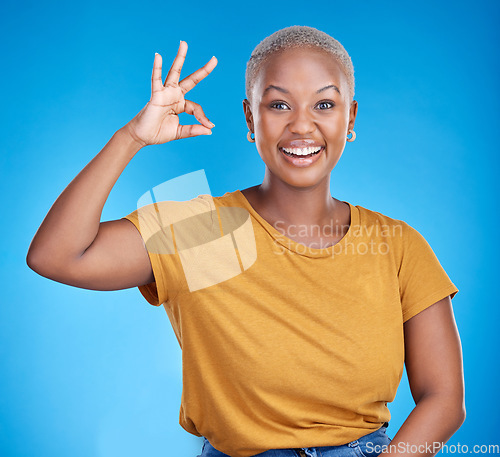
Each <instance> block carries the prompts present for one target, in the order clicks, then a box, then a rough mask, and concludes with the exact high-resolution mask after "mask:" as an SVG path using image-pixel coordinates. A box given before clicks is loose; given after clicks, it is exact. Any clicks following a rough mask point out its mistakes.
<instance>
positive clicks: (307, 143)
mask: <svg viewBox="0 0 500 457" xmlns="http://www.w3.org/2000/svg"><path fill="white" fill-rule="evenodd" d="M249 96H250V97H251V103H250V102H249V101H248V100H246V99H245V100H244V101H243V108H244V111H245V117H246V120H247V125H248V128H249V129H250V130H251V131H252V132H254V133H255V145H256V147H257V150H258V152H259V155H260V156H261V158H262V160H263V161H264V163H265V164H266V166H267V169H266V175H268V178H269V179H279V180H281V181H284V182H286V183H287V184H289V185H290V186H293V187H313V186H316V185H318V184H319V183H321V182H323V183H327V184H328V183H329V178H330V173H331V171H332V170H333V168H334V167H335V165H336V164H337V162H338V161H339V159H340V157H341V155H342V152H343V150H344V147H345V143H346V136H347V131H348V129H352V128H353V127H354V120H355V118H356V113H357V102H356V101H353V102H352V103H350V100H349V95H348V84H347V78H346V76H345V75H344V72H343V71H342V69H341V67H340V66H339V64H338V63H337V61H336V60H335V58H334V57H332V56H331V55H330V54H328V53H327V52H326V51H324V50H321V49H316V48H305V49H304V48H292V49H288V50H286V51H284V52H281V53H279V54H275V55H273V56H271V58H270V59H269V60H268V62H267V63H265V64H264V65H263V66H262V68H261V69H260V71H259V73H258V75H257V77H256V80H255V84H254V90H253V93H252V94H251V95H249ZM290 154H293V155H290ZM304 154H309V156H304Z"/></svg>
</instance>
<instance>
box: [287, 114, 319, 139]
mask: <svg viewBox="0 0 500 457" xmlns="http://www.w3.org/2000/svg"><path fill="white" fill-rule="evenodd" d="M288 128H289V129H290V132H291V133H297V134H299V135H305V134H307V133H311V132H313V131H314V130H315V129H316V124H315V123H314V119H313V114H312V113H310V112H309V110H308V109H306V108H304V109H301V108H300V109H296V110H295V112H294V113H293V116H292V118H291V119H290V124H289V126H288Z"/></svg>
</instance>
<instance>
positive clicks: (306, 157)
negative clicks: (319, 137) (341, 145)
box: [278, 146, 325, 168]
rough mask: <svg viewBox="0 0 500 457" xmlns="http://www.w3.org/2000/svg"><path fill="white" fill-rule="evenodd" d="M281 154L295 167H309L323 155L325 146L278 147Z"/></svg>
mask: <svg viewBox="0 0 500 457" xmlns="http://www.w3.org/2000/svg"><path fill="white" fill-rule="evenodd" d="M278 149H279V150H280V152H281V156H282V157H283V158H284V159H285V160H286V161H287V162H288V163H289V164H291V165H293V166H295V167H300V168H304V167H308V166H309V165H312V164H313V163H314V162H317V161H318V160H319V158H320V157H321V155H322V153H323V151H324V150H325V147H324V146H311V147H307V148H278Z"/></svg>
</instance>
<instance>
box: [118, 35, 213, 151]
mask: <svg viewBox="0 0 500 457" xmlns="http://www.w3.org/2000/svg"><path fill="white" fill-rule="evenodd" d="M186 52H187V43H186V42H185V41H181V42H180V44H179V50H178V51H177V56H176V57H175V59H174V62H173V63H172V66H171V67H170V70H169V72H168V74H167V77H166V79H165V83H164V84H162V76H161V67H162V57H161V55H160V54H156V55H155V59H154V64H153V75H152V77H151V99H150V100H149V102H148V103H147V104H146V106H145V107H144V108H143V109H142V110H141V111H140V112H139V113H138V114H137V115H136V116H135V117H134V118H133V119H132V120H131V121H130V122H129V123H128V124H126V125H125V126H124V130H126V131H127V132H128V133H129V134H130V135H131V136H132V137H133V139H134V140H135V141H136V142H137V143H139V145H140V146H141V147H142V146H146V145H150V144H162V143H167V142H168V141H172V140H178V139H180V138H188V137H193V136H198V135H211V134H212V130H211V128H212V127H214V124H213V123H212V122H210V121H209V120H208V118H207V117H206V116H205V113H204V112H203V109H202V108H201V106H200V105H198V104H197V103H195V102H192V101H191V100H187V99H185V98H184V94H186V93H187V92H188V91H190V90H191V89H192V88H193V87H194V86H196V84H198V83H199V82H200V81H201V80H202V79H203V78H205V77H206V76H208V75H209V74H210V72H211V71H212V70H213V69H214V68H215V66H216V65H217V59H216V58H215V57H212V58H211V59H210V60H209V61H208V62H207V63H206V64H205V65H204V66H203V67H201V68H200V69H198V70H196V71H195V72H194V73H191V74H190V75H189V76H186V77H185V78H184V79H183V80H182V81H181V82H179V77H180V74H181V69H182V65H183V64H184V60H185V58H186ZM184 112H185V113H188V114H192V115H194V117H195V118H196V119H197V120H198V121H199V122H200V123H201V124H194V125H180V124H179V116H178V115H179V114H180V113H184Z"/></svg>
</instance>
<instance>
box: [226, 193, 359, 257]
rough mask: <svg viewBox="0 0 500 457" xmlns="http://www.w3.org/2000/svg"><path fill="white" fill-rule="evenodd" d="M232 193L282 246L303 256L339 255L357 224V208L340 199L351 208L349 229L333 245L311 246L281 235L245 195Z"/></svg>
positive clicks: (343, 250) (351, 236)
mask: <svg viewBox="0 0 500 457" xmlns="http://www.w3.org/2000/svg"><path fill="white" fill-rule="evenodd" d="M234 195H235V196H236V197H237V199H239V201H241V202H242V203H243V205H244V206H245V208H246V209H247V210H248V211H249V212H250V214H251V215H252V216H253V217H254V218H255V219H257V220H258V221H259V222H260V224H261V225H262V226H263V227H264V229H265V230H266V231H267V232H268V233H269V234H270V235H271V236H272V237H273V238H274V239H275V240H276V241H277V242H278V243H280V244H281V245H282V246H284V247H285V248H287V249H289V250H290V251H293V252H295V253H296V254H299V255H302V256H305V257H328V256H334V255H339V254H342V253H344V252H346V249H344V247H345V245H346V244H347V243H348V242H350V241H351V239H352V238H353V237H354V235H353V232H354V230H355V228H354V227H355V226H358V225H359V210H358V208H357V207H356V206H354V205H352V204H351V203H349V202H347V201H344V200H341V201H342V202H343V203H347V204H348V205H349V208H350V210H351V222H350V224H349V229H348V230H347V232H346V234H345V235H344V236H343V237H342V238H341V239H340V241H339V242H338V243H336V244H334V245H333V246H329V247H327V248H312V247H308V246H306V245H305V244H302V243H298V242H297V241H295V240H292V239H291V238H288V237H287V236H286V235H283V234H282V233H281V232H280V231H279V230H278V229H277V228H275V227H273V225H271V224H270V223H269V222H267V221H266V220H265V219H264V218H263V217H262V216H261V215H260V214H259V213H258V212H257V211H256V210H255V209H254V207H253V206H252V205H251V204H250V202H249V201H248V200H247V198H246V197H245V195H243V193H242V192H241V191H240V190H239V189H237V190H236V191H235V193H234Z"/></svg>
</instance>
